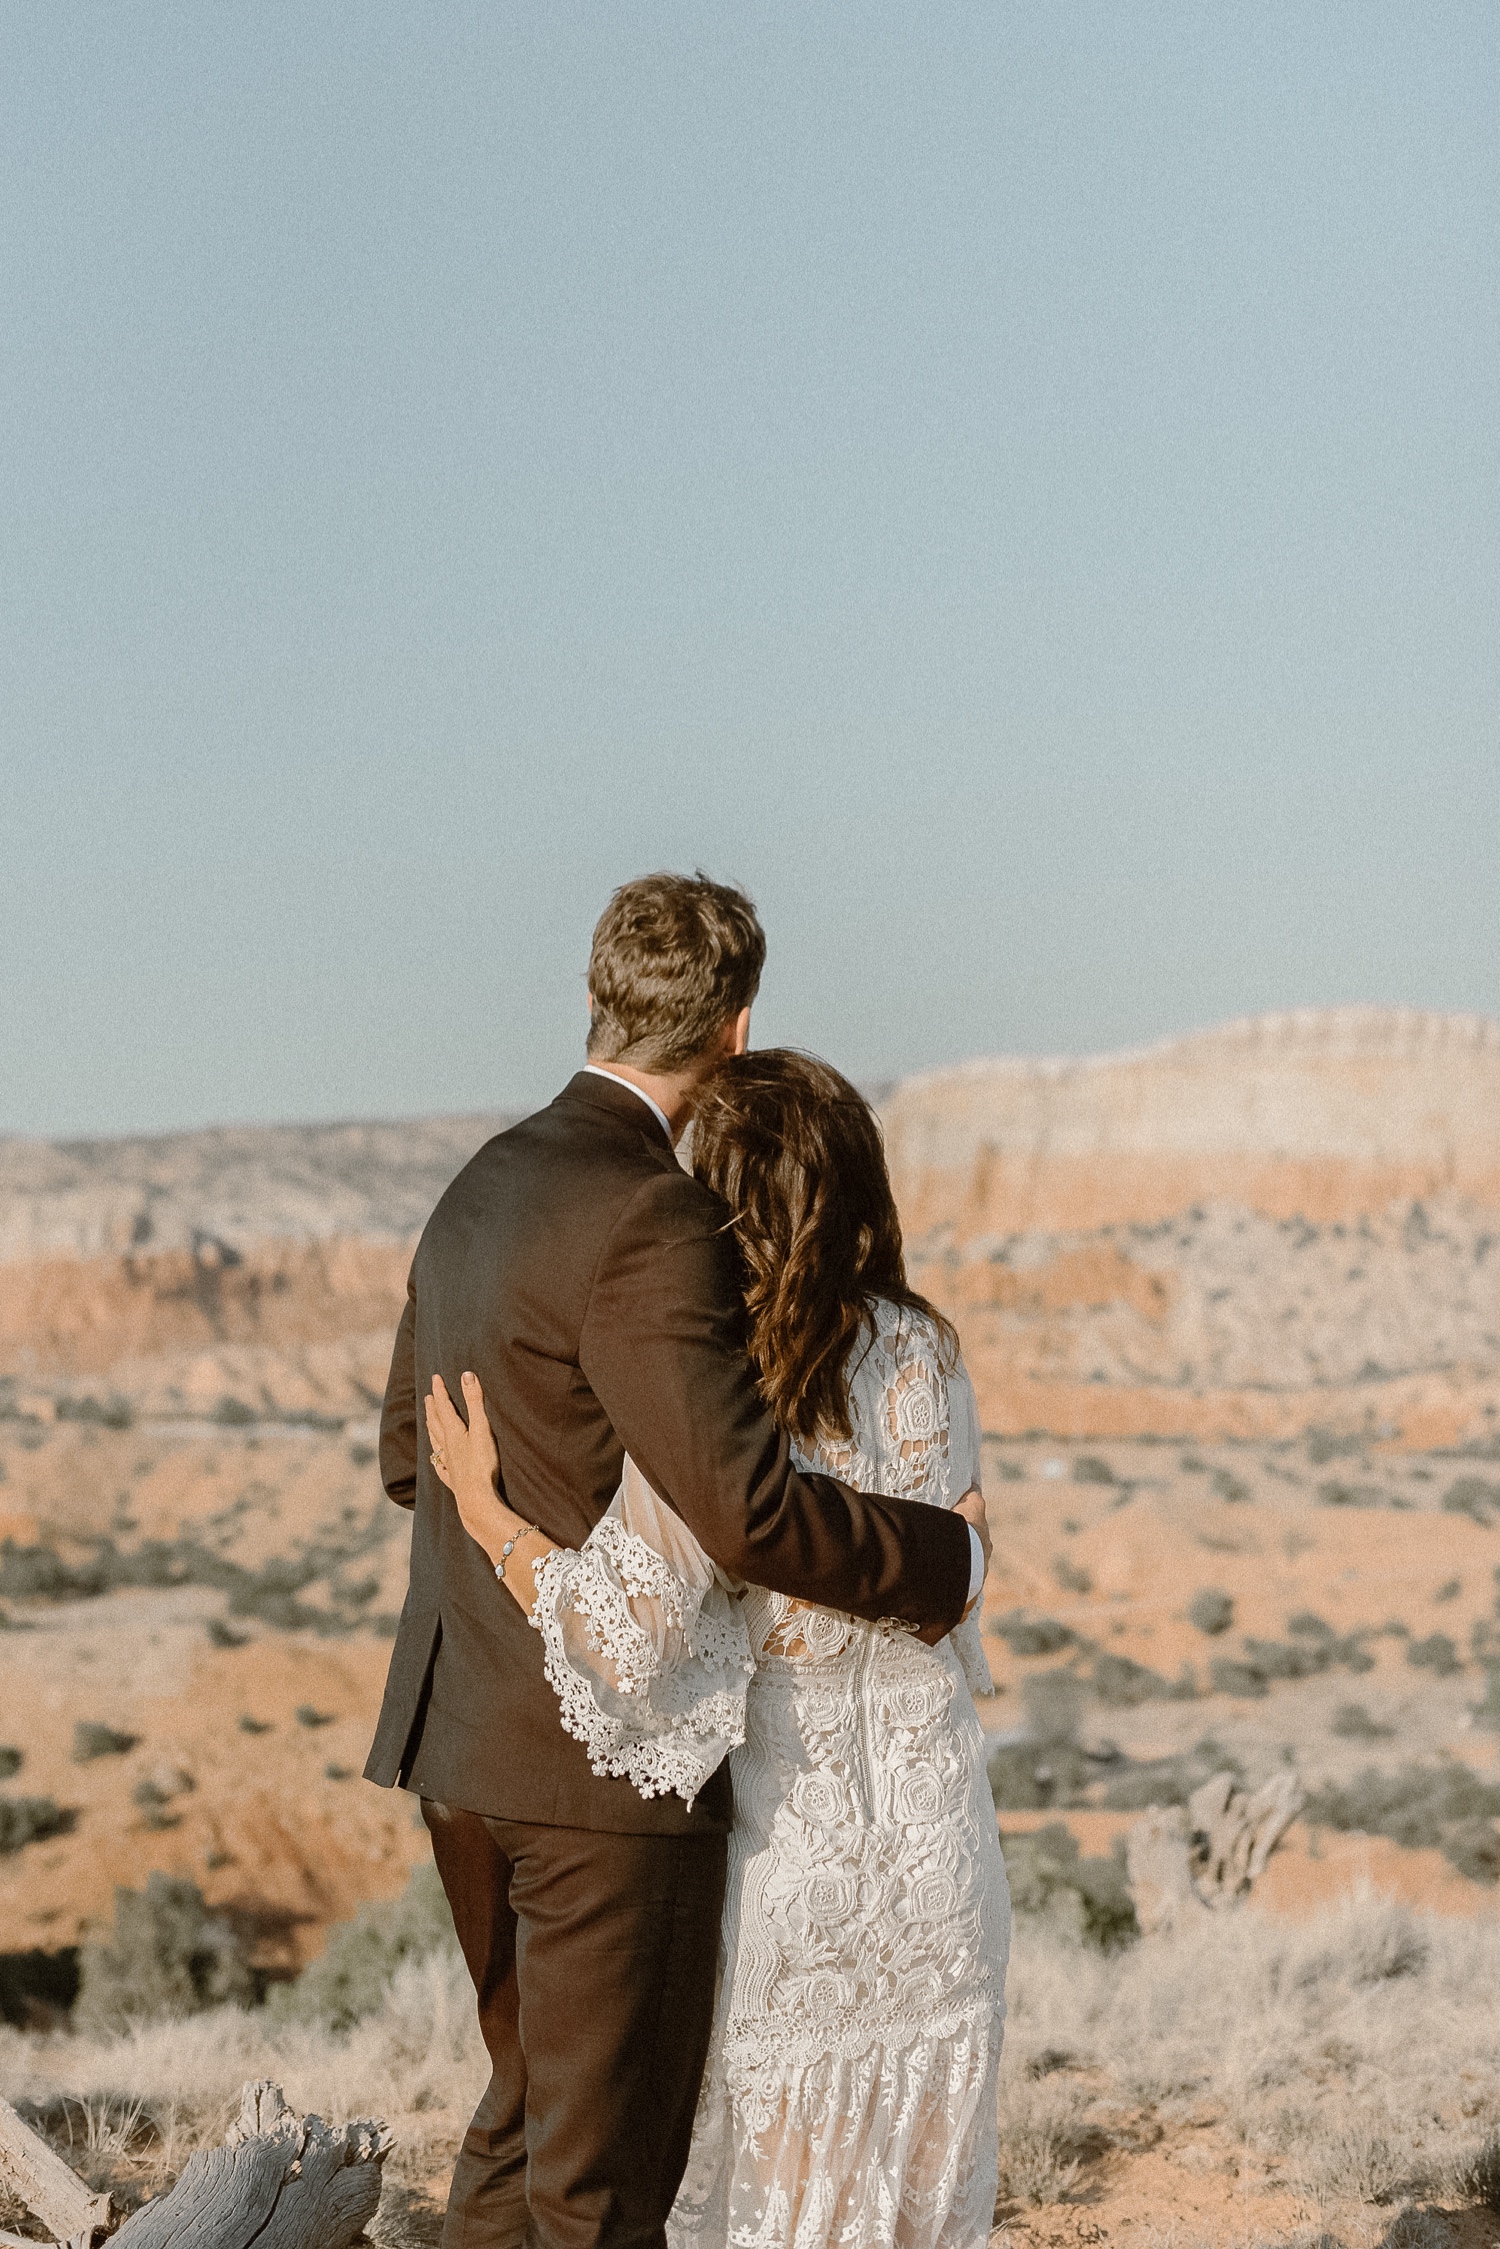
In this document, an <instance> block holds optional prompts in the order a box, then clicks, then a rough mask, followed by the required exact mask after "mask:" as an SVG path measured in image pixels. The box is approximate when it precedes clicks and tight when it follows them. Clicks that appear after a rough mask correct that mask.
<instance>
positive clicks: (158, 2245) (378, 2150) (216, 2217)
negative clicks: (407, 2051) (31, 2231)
mask: <svg viewBox="0 0 1500 2249" xmlns="http://www.w3.org/2000/svg"><path fill="white" fill-rule="evenodd" d="M0 2109H3V2110H4V2114H3V2115H0V2147H4V2149H5V2152H6V2155H7V2158H8V2157H9V2138H8V2136H7V2135H8V2125H7V2121H6V2120H7V2119H9V2120H10V2122H11V2123H13V2124H14V2127H15V2132H16V2135H17V2145H18V2149H19V2153H18V2155H17V2157H16V2159H15V2162H14V2164H12V2165H11V2167H10V2168H8V2169H7V2170H6V2173H5V2175H6V2176H7V2177H9V2178H13V2179H14V2181H15V2184H16V2189H17V2192H18V2193H20V2194H21V2196H22V2197H23V2199H24V2200H26V2201H27V2202H28V2203H29V2205H30V2207H31V2208H32V2209H33V2210H35V2212H36V2214H37V2216H38V2217H39V2218H40V2219H41V2220H42V2222H43V2224H44V2225H46V2226H49V2227H50V2228H51V2229H52V2231H53V2232H54V2233H56V2234H57V2235H58V2237H59V2239H60V2240H63V2239H66V2242H67V2249H94V2243H95V2241H96V2239H97V2238H98V2237H99V2236H100V2235H102V2234H103V2233H105V2232H107V2231H108V2228H109V2224H110V2216H111V2212H110V2203H109V2197H108V2196H107V2195H103V2196H100V2195H91V2194H90V2193H89V2190H88V2189H87V2188H86V2187H85V2186H84V2185H83V2183H82V2181H81V2180H80V2179H77V2178H75V2177H74V2175H73V2173H72V2172H71V2171H70V2170H69V2169H68V2167H67V2165H66V2164H65V2163H63V2162H62V2161H61V2160H60V2159H59V2158H58V2157H57V2156H56V2155H54V2154H53V2152H52V2150H51V2149H50V2148H49V2147H48V2146H47V2145H46V2142H45V2141H43V2140H42V2139H40V2138H39V2137H38V2135H37V2134H36V2133H35V2132H32V2131H31V2130H30V2129H29V2127H28V2126H26V2125H25V2124H23V2123H22V2122H21V2119H20V2118H19V2117H18V2116H17V2115H16V2113H15V2111H14V2109H5V2108H4V2103H0ZM391 2144H392V2141H391V2134H390V2133H389V2132H388V2131H387V2130H386V2127H385V2126H384V2125H383V2124H374V2123H358V2124H342V2125H337V2126H331V2125H327V2124H325V2123H324V2122H323V2120H322V2118H321V2117H319V2116H308V2117H302V2118H299V2117H297V2116H295V2115H294V2114H293V2113H292V2111H291V2110H290V2109H289V2108H288V2107H287V2105H286V2102H285V2101H284V2100H283V2098H282V2095H281V2088H280V2086H278V2085H270V2084H264V2083H262V2084H256V2085H247V2086H246V2087H245V2090H244V2093H243V2095H242V2097H241V2102H240V2115H239V2121H238V2123H236V2124H234V2125H232V2126H231V2127H230V2130H229V2135H228V2137H227V2138H226V2140H225V2142H224V2145H223V2146H222V2147H216V2148H201V2149H200V2150H199V2151H198V2153H197V2154H196V2155H193V2156H190V2157H189V2158H188V2161H187V2163H186V2165H185V2166H184V2168H183V2173H182V2176H181V2178H180V2179H179V2180H178V2181H177V2184H176V2185H175V2186H174V2187H173V2188H172V2190H171V2192H170V2193H168V2194H163V2195H158V2196H157V2198H156V2199H155V2200H154V2201H152V2202H147V2203H145V2204H143V2205H142V2207H141V2208H140V2209H139V2210H137V2211H136V2212H135V2214H134V2216H133V2217H130V2218H127V2219H126V2221H125V2223H124V2225H122V2226H121V2228H120V2230H119V2232H118V2233H116V2234H114V2235H113V2236H112V2249H113V2244H119V2245H120V2249H247V2245H248V2244H249V2243H250V2242H252V2241H253V2242H254V2243H255V2249H348V2244H349V2243H350V2242H351V2241H353V2240H354V2238H355V2236H356V2235H357V2234H359V2233H361V2232H362V2231H363V2230H364V2228H365V2226H366V2225H367V2224H368V2223H369V2221H370V2219H371V2218H373V2217H374V2215H375V2211H376V2208H377V2206H378V2204H379V2201H380V2167H381V2165H382V2164H383V2163H384V2161H385V2159H386V2156H387V2155H388V2154H389V2152H390V2149H391ZM38 2150H39V2151H40V2156H39V2155H38V2153H37V2151H38ZM41 2158H45V2159H46V2161H45V2164H43V2163H42V2161H41ZM27 2164H29V2165H30V2166H31V2168H30V2169H29V2170H28V2171H27V2173H26V2182H27V2183H23V2182H22V2179H21V2176H20V2170H21V2167H22V2166H24V2165H27ZM54 2167H55V2168H54ZM58 2173H60V2174H61V2178H60V2179H59V2178H58V2177H57V2174H58ZM65 2184H66V2186H67V2187H69V2188H71V2190H72V2192H73V2195H74V2197H75V2199H74V2201H73V2202H71V2203H69V2202H66V2201H65V2199H64V2185H65ZM37 2188H40V2189H41V2193H42V2194H43V2195H45V2196H46V2198H47V2199H45V2200H43V2199H41V2197H40V2196H39V2195H38V2194H37V2193H36V2192H35V2191H34V2189H37ZM78 2197H82V2198H84V2200H85V2201H86V2202H87V2204H88V2209H87V2211H86V2212H85V2213H84V2215H83V2219H82V2224H81V2226H79V2225H75V2224H74V2219H75V2217H76V2216H77V2215H78V2212H79V2209H80V2208H81V2205H80V2203H79V2202H78V2200H77V2198H78ZM65 2226H66V2227H67V2228H68V2229H69V2230H68V2231H67V2232H66V2234H65V2232H64V2228H65Z"/></svg>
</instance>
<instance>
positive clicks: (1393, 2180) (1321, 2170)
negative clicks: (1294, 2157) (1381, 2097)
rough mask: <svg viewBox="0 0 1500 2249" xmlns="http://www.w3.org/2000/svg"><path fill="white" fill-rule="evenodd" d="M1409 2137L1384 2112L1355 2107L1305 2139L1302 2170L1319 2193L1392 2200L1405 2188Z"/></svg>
mask: <svg viewBox="0 0 1500 2249" xmlns="http://www.w3.org/2000/svg"><path fill="white" fill-rule="evenodd" d="M1403 2141H1404V2135H1403V2134H1402V2133H1401V2132H1400V2130H1399V2129H1398V2128H1397V2126H1396V2125H1395V2122H1394V2120H1393V2119H1392V2118H1391V2117H1389V2116H1388V2115H1386V2114H1385V2113H1384V2112H1383V2111H1382V2110H1380V2109H1378V2108H1369V2109H1350V2110H1348V2111H1346V2113H1345V2114H1344V2115H1343V2116H1342V2117H1339V2118H1338V2119H1337V2120H1336V2121H1332V2120H1331V2121H1329V2122H1327V2123H1325V2124H1324V2125H1323V2127H1322V2129H1321V2130H1320V2131H1318V2132H1316V2133H1312V2134H1310V2135H1309V2136H1308V2138H1307V2139H1306V2140H1305V2141H1304V2143H1303V2145H1302V2147H1301V2149H1300V2150H1299V2153H1298V2161H1297V2168H1298V2170H1299V2171H1300V2172H1301V2174H1302V2177H1303V2179H1304V2181H1305V2182H1306V2184H1307V2185H1308V2186H1309V2187H1310V2188H1311V2189H1312V2190H1313V2192H1314V2193H1315V2194H1330V2195H1335V2196H1338V2197H1339V2198H1340V2199H1344V2198H1348V2199H1351V2200H1356V2201H1360V2202H1388V2201H1389V2200H1390V2198H1391V2196H1392V2195H1393V2194H1394V2193H1395V2192H1396V2190H1397V2189H1398V2188H1399V2187H1400V2186H1401V2185H1403V2184H1404V2182H1405V2179H1406V2176H1407V2172H1408V2168H1409V2165H1408V2159H1407V2154H1406V2149H1405V2147H1404V2144H1403Z"/></svg>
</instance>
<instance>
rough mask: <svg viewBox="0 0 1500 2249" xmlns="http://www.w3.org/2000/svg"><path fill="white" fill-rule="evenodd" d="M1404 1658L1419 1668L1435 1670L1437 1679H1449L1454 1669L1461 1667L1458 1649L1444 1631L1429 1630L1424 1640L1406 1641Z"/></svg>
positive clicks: (1459, 1669)
mask: <svg viewBox="0 0 1500 2249" xmlns="http://www.w3.org/2000/svg"><path fill="white" fill-rule="evenodd" d="M1406 1660H1407V1662H1408V1663H1414V1664H1416V1665H1417V1666H1418V1668H1419V1669H1421V1670H1424V1671H1432V1672H1435V1673H1436V1674H1437V1676H1438V1678H1439V1679H1451V1678H1452V1676H1453V1674H1454V1672H1455V1671H1462V1669H1463V1663H1462V1660H1461V1658H1460V1656H1459V1653H1458V1650H1457V1648H1456V1647H1455V1646H1454V1645H1453V1642H1452V1641H1451V1640H1450V1639H1449V1637H1448V1635H1447V1633H1446V1632H1431V1633H1429V1634H1428V1636H1427V1638H1426V1639H1425V1640H1410V1641H1408V1643H1407V1648H1406Z"/></svg>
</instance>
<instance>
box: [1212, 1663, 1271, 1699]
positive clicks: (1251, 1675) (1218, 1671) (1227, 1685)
mask: <svg viewBox="0 0 1500 2249" xmlns="http://www.w3.org/2000/svg"><path fill="white" fill-rule="evenodd" d="M1208 1677H1209V1684H1210V1685H1211V1687H1212V1688H1213V1691H1214V1693H1215V1694H1216V1695H1238V1696H1239V1697H1240V1698H1241V1699H1242V1700H1244V1699H1247V1698H1254V1697H1256V1696H1259V1695H1264V1694H1269V1693H1270V1684H1269V1682H1268V1680H1267V1678H1266V1675H1265V1673H1264V1672H1263V1671H1258V1670H1257V1669H1256V1668H1255V1666H1254V1664H1250V1663H1239V1662H1237V1661H1236V1660H1235V1658H1234V1657H1233V1656H1215V1658H1214V1660H1213V1662H1212V1663H1211V1664H1210V1665H1209V1667H1208Z"/></svg>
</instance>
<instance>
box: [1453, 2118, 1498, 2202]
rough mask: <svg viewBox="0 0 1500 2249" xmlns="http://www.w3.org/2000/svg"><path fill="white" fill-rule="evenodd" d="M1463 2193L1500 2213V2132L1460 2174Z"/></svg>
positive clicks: (1490, 2139) (1492, 2134)
mask: <svg viewBox="0 0 1500 2249" xmlns="http://www.w3.org/2000/svg"><path fill="white" fill-rule="evenodd" d="M1459 2184H1460V2188H1461V2191H1462V2192H1463V2193H1465V2194H1466V2195H1468V2196H1469V2198H1470V2199H1471V2200H1472V2201H1474V2202H1477V2203H1479V2204H1480V2206H1481V2207H1482V2208H1483V2209H1485V2210H1494V2211H1497V2212H1500V2132H1492V2133H1491V2135H1490V2137H1489V2138H1488V2139H1487V2140H1486V2141H1485V2142H1484V2145H1483V2146H1482V2147H1481V2148H1480V2149H1479V2152H1478V2153H1477V2154H1476V2155H1475V2156H1474V2157H1473V2158H1472V2159H1471V2160H1470V2161H1469V2162H1468V2163H1466V2164H1465V2165H1464V2167H1463V2169H1462V2171H1461V2173H1460V2174H1459Z"/></svg>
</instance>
